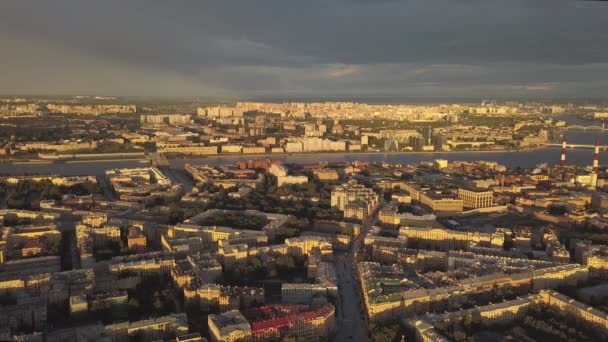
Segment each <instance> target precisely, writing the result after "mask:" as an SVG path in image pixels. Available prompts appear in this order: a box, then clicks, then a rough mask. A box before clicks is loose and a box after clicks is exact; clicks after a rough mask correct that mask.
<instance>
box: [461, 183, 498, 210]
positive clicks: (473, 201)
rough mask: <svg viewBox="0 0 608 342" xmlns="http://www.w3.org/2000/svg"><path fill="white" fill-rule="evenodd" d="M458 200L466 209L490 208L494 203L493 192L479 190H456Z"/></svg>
mask: <svg viewBox="0 0 608 342" xmlns="http://www.w3.org/2000/svg"><path fill="white" fill-rule="evenodd" d="M458 198H459V199H461V200H462V204H463V206H464V207H465V208H467V209H477V208H486V207H491V206H492V203H493V201H494V192H493V191H491V190H479V189H462V188H460V189H458Z"/></svg>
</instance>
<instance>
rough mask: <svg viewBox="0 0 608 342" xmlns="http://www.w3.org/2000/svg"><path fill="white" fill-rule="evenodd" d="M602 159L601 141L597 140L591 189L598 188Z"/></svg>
mask: <svg viewBox="0 0 608 342" xmlns="http://www.w3.org/2000/svg"><path fill="white" fill-rule="evenodd" d="M599 158H600V139H599V138H597V139H595V152H594V153H593V171H592V173H591V187H592V188H593V189H595V187H596V186H597V173H598V168H599Z"/></svg>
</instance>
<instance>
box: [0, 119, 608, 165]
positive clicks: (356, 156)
mask: <svg viewBox="0 0 608 342" xmlns="http://www.w3.org/2000/svg"><path fill="white" fill-rule="evenodd" d="M555 118H556V119H559V120H566V121H567V122H568V123H570V124H573V125H582V126H590V125H595V124H597V123H594V122H592V121H588V120H583V119H580V118H578V117H577V116H576V115H571V114H566V115H560V116H556V117H555ZM562 133H563V134H566V136H567V138H568V142H570V143H573V144H593V143H594V141H595V139H596V138H599V139H600V141H601V143H602V144H603V145H608V132H601V131H588V132H587V131H564V132H560V134H562ZM560 154H561V148H559V147H554V148H542V149H537V150H531V151H523V152H432V153H407V152H405V153H386V154H385V153H352V154H348V153H333V154H332V153H327V154H304V155H269V156H242V155H239V156H221V157H220V156H213V157H192V158H185V159H173V160H171V161H170V165H171V167H172V168H176V169H181V168H183V166H184V164H185V163H191V164H210V165H222V164H233V163H235V162H236V161H238V160H251V159H256V158H268V159H273V160H281V161H283V162H284V163H301V164H308V163H316V162H319V161H327V162H341V161H347V162H351V161H356V160H360V161H369V162H376V161H385V162H389V163H401V164H410V163H419V162H423V161H432V160H434V159H447V160H449V161H456V160H460V161H476V160H488V161H495V162H498V163H500V164H503V165H506V166H509V167H517V166H520V167H523V168H532V167H535V166H536V165H539V164H542V163H548V164H558V163H559V161H560ZM566 159H567V162H568V164H572V165H579V166H586V165H591V163H592V159H593V150H592V149H572V150H570V149H569V150H568V152H567V157H566ZM607 160H608V153H606V152H601V154H600V164H602V165H605V164H608V161H607ZM145 165H147V163H146V162H143V161H136V160H127V161H105V162H104V161H94V162H77V163H52V164H0V174H28V173H29V174H32V173H39V174H61V175H100V174H103V173H104V172H105V170H108V169H114V168H130V167H141V166H145Z"/></svg>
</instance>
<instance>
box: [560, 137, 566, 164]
mask: <svg viewBox="0 0 608 342" xmlns="http://www.w3.org/2000/svg"><path fill="white" fill-rule="evenodd" d="M561 165H562V166H566V135H565V134H564V139H563V140H562V164H561Z"/></svg>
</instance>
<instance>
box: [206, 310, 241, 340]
mask: <svg viewBox="0 0 608 342" xmlns="http://www.w3.org/2000/svg"><path fill="white" fill-rule="evenodd" d="M207 324H208V326H209V334H210V336H211V341H212V342H241V341H243V342H245V341H247V342H249V341H251V325H250V324H249V322H248V321H247V319H246V318H245V317H244V316H243V315H242V314H241V313H240V312H239V311H238V310H232V311H228V312H224V313H222V314H217V315H208V316H207Z"/></svg>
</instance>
